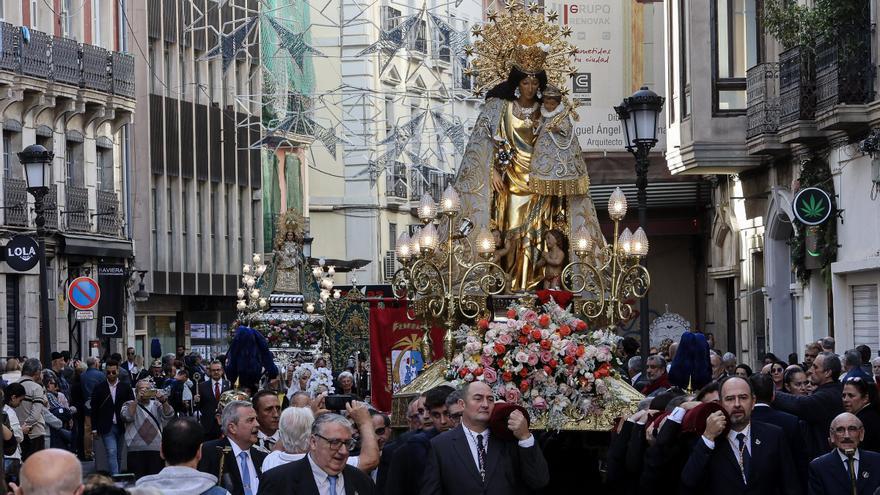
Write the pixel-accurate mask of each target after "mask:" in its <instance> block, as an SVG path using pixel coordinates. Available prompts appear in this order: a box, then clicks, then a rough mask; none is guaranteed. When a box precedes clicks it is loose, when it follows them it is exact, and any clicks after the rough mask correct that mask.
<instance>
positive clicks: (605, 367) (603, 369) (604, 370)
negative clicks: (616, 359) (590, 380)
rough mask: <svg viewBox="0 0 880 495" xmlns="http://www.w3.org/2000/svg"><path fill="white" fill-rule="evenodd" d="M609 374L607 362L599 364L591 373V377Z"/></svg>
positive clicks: (609, 368)
mask: <svg viewBox="0 0 880 495" xmlns="http://www.w3.org/2000/svg"><path fill="white" fill-rule="evenodd" d="M610 374H611V367H610V366H609V365H608V363H604V364H603V365H602V366H599V369H597V370H596V371H595V372H594V373H593V377H594V378H605V377H606V376H608V375H610Z"/></svg>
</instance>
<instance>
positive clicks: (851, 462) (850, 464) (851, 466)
mask: <svg viewBox="0 0 880 495" xmlns="http://www.w3.org/2000/svg"><path fill="white" fill-rule="evenodd" d="M855 464H856V460H855V458H854V457H847V458H846V469H847V471H849V484H850V486H851V487H852V495H856V493H858V492H857V490H856V466H855Z"/></svg>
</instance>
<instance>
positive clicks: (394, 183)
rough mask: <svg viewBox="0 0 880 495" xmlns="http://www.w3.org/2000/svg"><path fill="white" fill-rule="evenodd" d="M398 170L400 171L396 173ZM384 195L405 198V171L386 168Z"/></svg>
mask: <svg viewBox="0 0 880 495" xmlns="http://www.w3.org/2000/svg"><path fill="white" fill-rule="evenodd" d="M396 172H400V173H396ZM385 195H386V196H388V197H389V198H401V199H406V171H405V170H403V171H394V172H392V171H391V169H389V170H388V172H387V174H386V176H385Z"/></svg>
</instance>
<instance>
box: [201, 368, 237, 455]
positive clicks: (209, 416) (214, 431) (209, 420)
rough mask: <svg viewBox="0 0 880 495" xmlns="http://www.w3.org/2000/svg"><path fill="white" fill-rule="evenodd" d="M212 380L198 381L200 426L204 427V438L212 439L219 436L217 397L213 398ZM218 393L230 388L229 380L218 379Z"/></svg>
mask: <svg viewBox="0 0 880 495" xmlns="http://www.w3.org/2000/svg"><path fill="white" fill-rule="evenodd" d="M213 383H214V382H213V381H211V380H208V381H204V382H202V383H199V387H198V392H199V412H200V413H201V418H200V419H199V422H200V423H202V428H204V429H205V439H207V440H214V439H216V438H219V437H220V423H218V422H217V399H215V398H214V390H213V388H212V387H213ZM220 384H221V386H220V393H221V394H222V393H223V392H226V391H227V390H229V389H230V388H231V385H230V384H229V380H227V379H225V378H224V379H221V380H220Z"/></svg>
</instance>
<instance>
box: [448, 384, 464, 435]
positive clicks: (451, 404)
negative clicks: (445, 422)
mask: <svg viewBox="0 0 880 495" xmlns="http://www.w3.org/2000/svg"><path fill="white" fill-rule="evenodd" d="M461 399H462V395H461V391H460V390H456V391H454V392H452V393H451V394H449V397H447V398H446V410H447V411H449V421H451V422H452V428H457V427H458V425H460V424H461V414H462V412H464V405H463V404H462V402H461Z"/></svg>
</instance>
